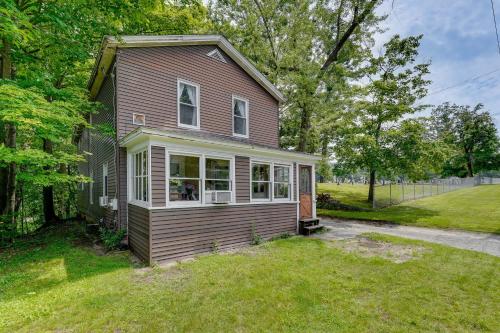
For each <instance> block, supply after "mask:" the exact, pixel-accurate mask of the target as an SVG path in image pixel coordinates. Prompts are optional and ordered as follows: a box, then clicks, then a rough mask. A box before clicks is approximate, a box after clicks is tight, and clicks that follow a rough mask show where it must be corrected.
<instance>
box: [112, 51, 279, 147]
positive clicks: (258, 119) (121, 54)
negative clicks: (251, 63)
mask: <svg viewBox="0 0 500 333" xmlns="http://www.w3.org/2000/svg"><path fill="white" fill-rule="evenodd" d="M214 48H215V47H214V46H209V45H201V46H176V47H155V48H126V49H121V50H119V51H118V55H117V71H118V72H117V77H118V80H119V82H118V83H119V84H118V86H117V88H118V90H117V96H118V99H117V102H118V109H119V110H120V112H119V114H118V119H117V123H118V131H117V132H118V136H119V138H121V137H123V136H124V135H126V134H127V133H128V132H130V131H132V130H134V129H135V128H136V127H137V126H135V125H133V124H132V113H134V112H136V113H143V114H145V115H146V126H147V127H152V128H158V129H178V127H177V79H178V78H179V79H184V80H188V81H192V82H195V83H197V84H199V85H200V118H201V119H200V126H201V130H203V131H206V132H209V133H213V134H220V135H225V136H228V137H232V134H233V133H232V124H233V123H232V122H233V119H232V95H233V94H234V95H238V96H241V97H245V98H247V99H248V100H249V117H250V121H249V139H247V140H246V141H247V142H249V143H256V144H262V145H267V146H271V147H276V148H277V147H278V146H279V142H278V102H277V101H276V100H275V99H274V98H273V97H272V96H271V95H270V94H269V93H268V92H267V91H266V90H265V89H264V88H262V87H261V86H260V85H259V84H258V83H257V82H256V81H255V80H254V79H253V78H251V77H250V76H249V75H248V74H247V73H246V72H245V71H244V70H243V69H241V68H240V67H239V66H238V65H237V64H236V63H235V62H234V61H233V60H232V59H230V58H229V57H228V56H227V55H225V54H224V52H223V51H222V50H220V49H219V51H220V52H221V53H222V54H223V55H224V56H225V58H226V60H227V63H226V64H225V63H222V62H220V61H216V60H214V59H212V58H210V57H208V56H207V53H208V52H210V51H212V50H213V49H214Z"/></svg>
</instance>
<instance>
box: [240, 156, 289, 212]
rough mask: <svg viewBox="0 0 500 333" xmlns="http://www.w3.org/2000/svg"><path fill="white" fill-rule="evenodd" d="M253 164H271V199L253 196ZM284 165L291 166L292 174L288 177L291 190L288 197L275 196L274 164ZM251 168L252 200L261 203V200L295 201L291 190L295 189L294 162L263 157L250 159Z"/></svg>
mask: <svg viewBox="0 0 500 333" xmlns="http://www.w3.org/2000/svg"><path fill="white" fill-rule="evenodd" d="M253 164H266V165H269V166H270V169H269V172H270V175H269V183H270V186H269V187H270V191H271V193H270V195H269V199H253V198H252V191H253V188H252V185H253V184H252V183H253V180H252V176H253V173H252V165H253ZM275 165H276V166H284V167H288V168H289V172H290V175H289V177H288V184H289V186H290V188H289V191H288V198H275V197H274V166H275ZM249 168H250V170H249V172H250V202H255V203H259V202H293V200H292V194H291V192H292V191H293V185H294V177H293V162H292V163H288V162H281V161H271V160H262V159H250V166H249Z"/></svg>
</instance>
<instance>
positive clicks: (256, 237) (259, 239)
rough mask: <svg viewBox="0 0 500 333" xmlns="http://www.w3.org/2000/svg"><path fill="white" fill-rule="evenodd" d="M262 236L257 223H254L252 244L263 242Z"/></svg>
mask: <svg viewBox="0 0 500 333" xmlns="http://www.w3.org/2000/svg"><path fill="white" fill-rule="evenodd" d="M263 241H264V240H263V239H262V236H261V235H259V234H258V233H257V230H256V229H255V224H253V225H252V245H259V244H261V243H262V242H263Z"/></svg>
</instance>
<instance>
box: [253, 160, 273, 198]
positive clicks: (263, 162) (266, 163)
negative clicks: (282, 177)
mask: <svg viewBox="0 0 500 333" xmlns="http://www.w3.org/2000/svg"><path fill="white" fill-rule="evenodd" d="M254 164H264V165H269V180H268V181H255V183H269V198H268V199H254V198H253V197H252V194H253V183H254V181H253V170H252V169H253V165H254ZM273 178H274V173H273V163H272V162H269V161H258V160H250V201H251V202H267V201H273V193H272V189H273Z"/></svg>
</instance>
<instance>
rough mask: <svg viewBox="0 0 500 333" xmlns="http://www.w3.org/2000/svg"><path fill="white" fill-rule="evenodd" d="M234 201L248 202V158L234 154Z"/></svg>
mask: <svg viewBox="0 0 500 333" xmlns="http://www.w3.org/2000/svg"><path fill="white" fill-rule="evenodd" d="M234 169H235V178H236V179H235V180H236V202H250V158H249V157H245V156H236V158H235V162H234Z"/></svg>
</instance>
